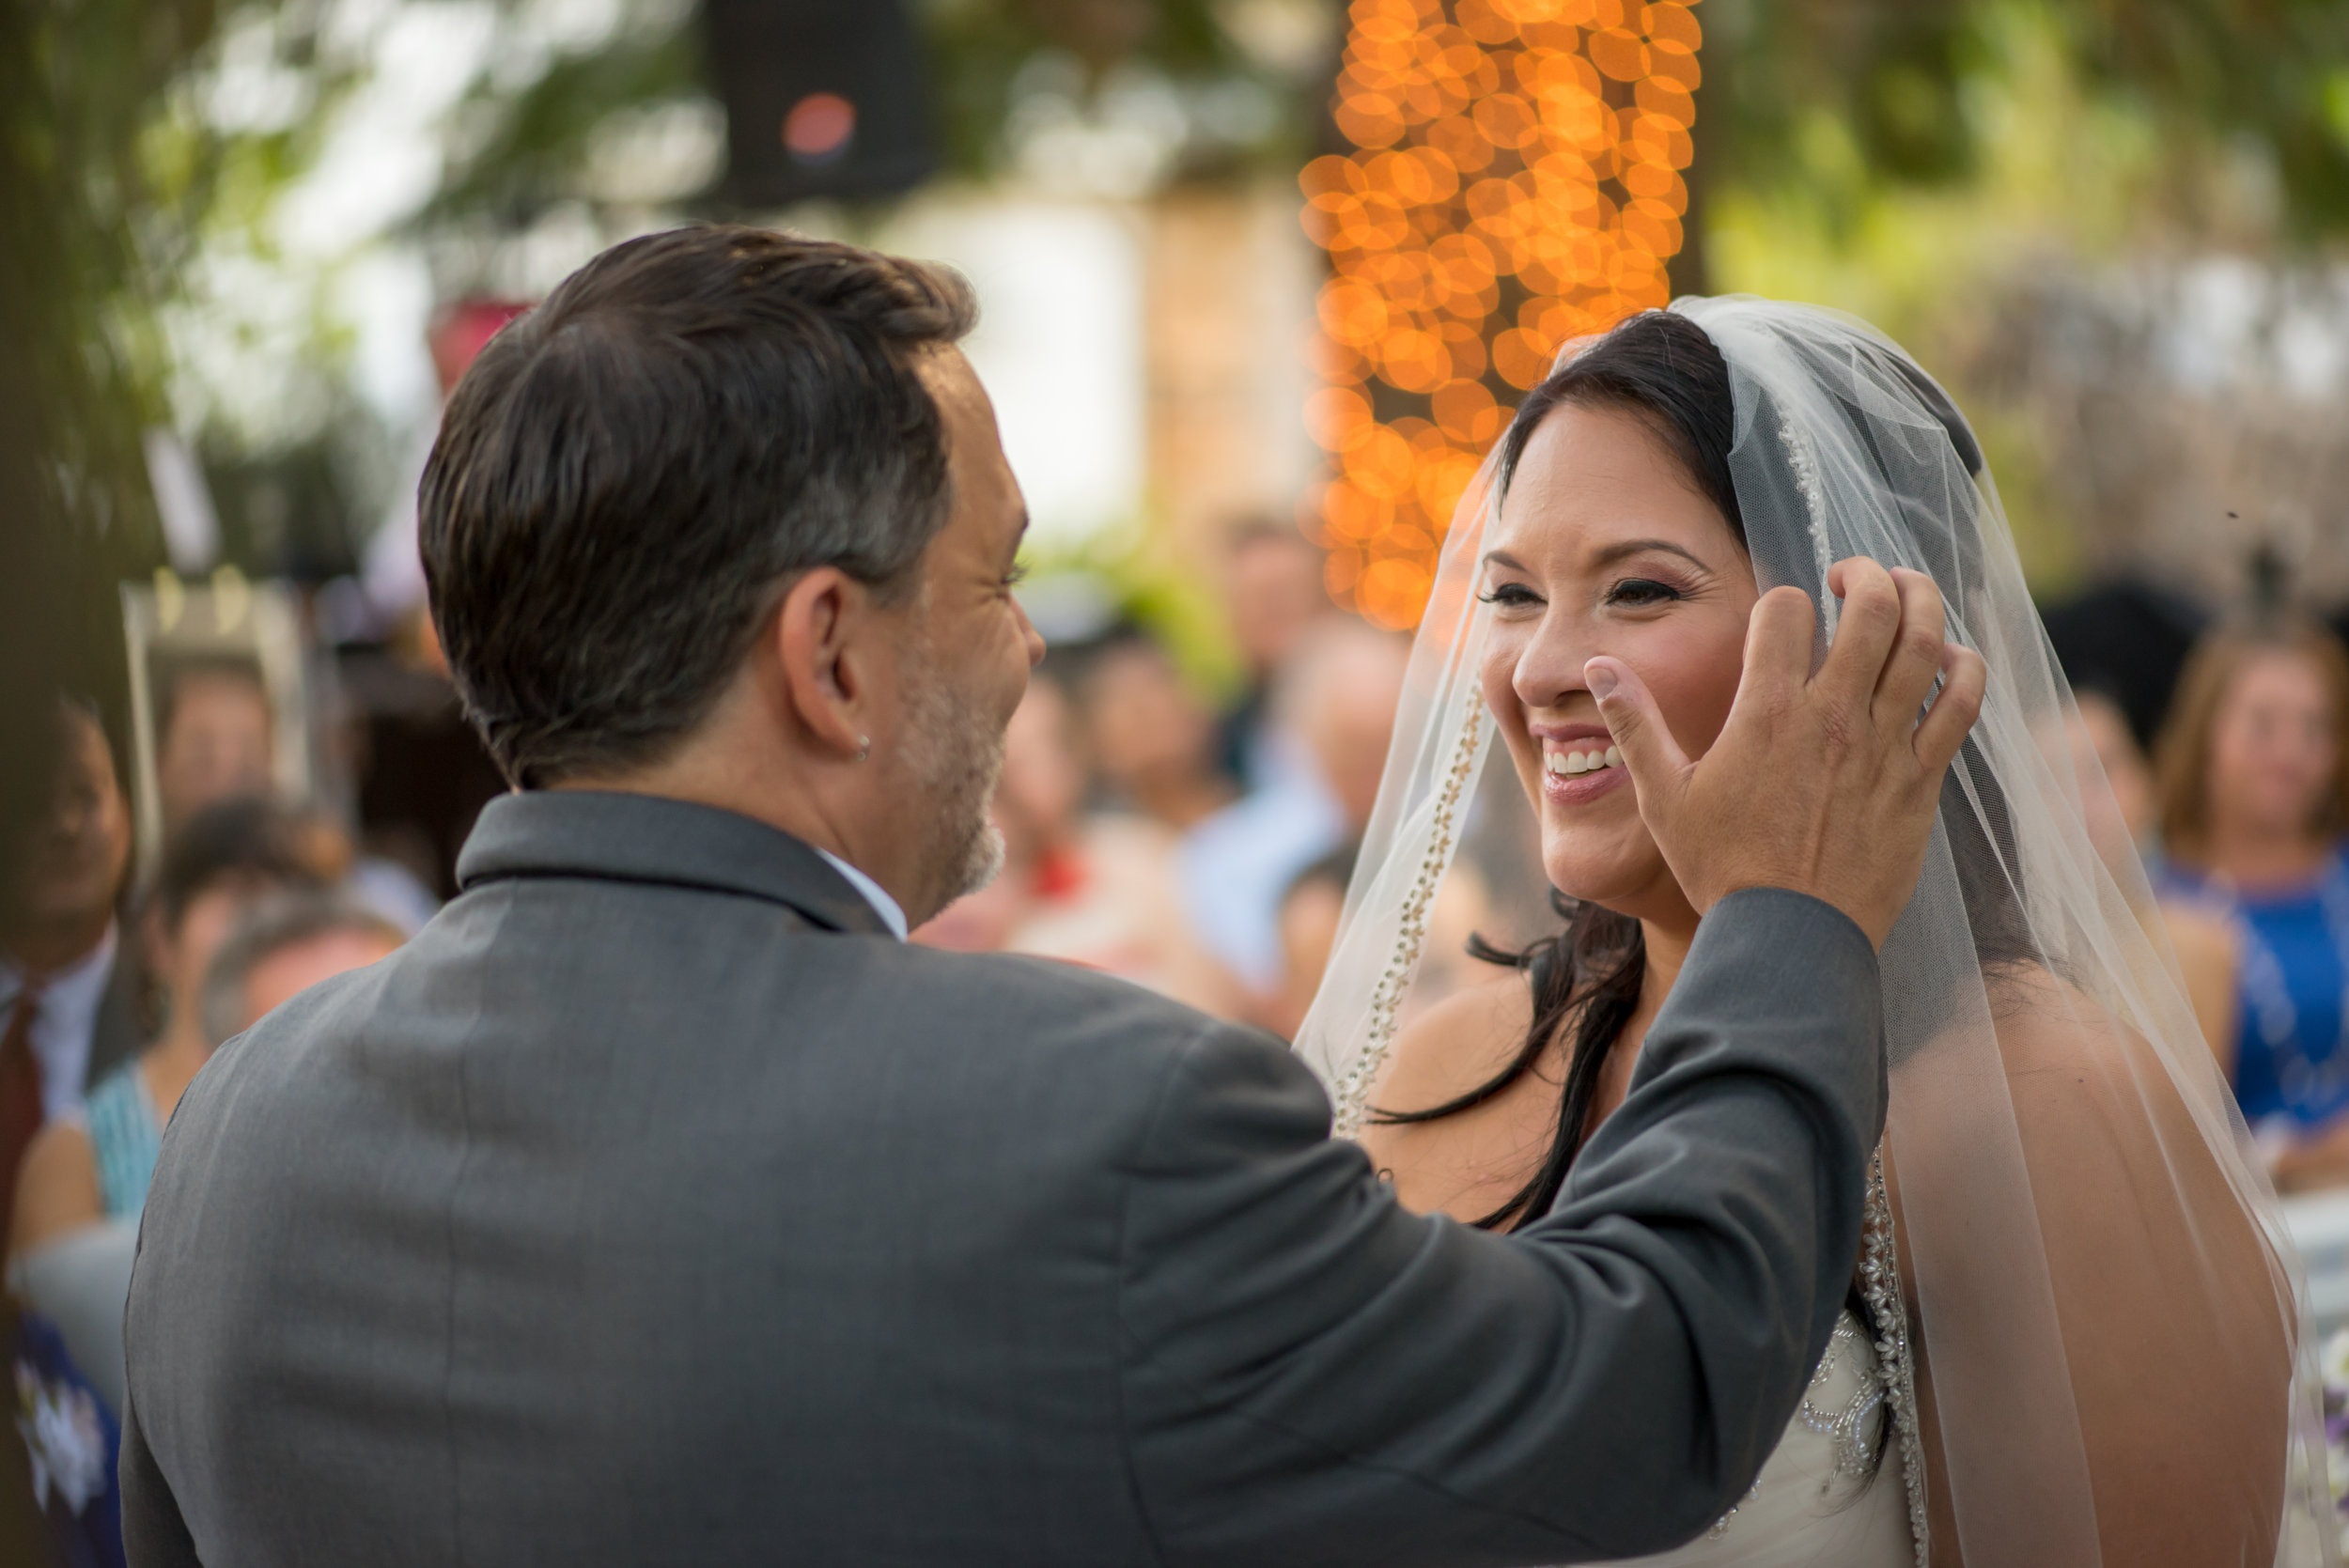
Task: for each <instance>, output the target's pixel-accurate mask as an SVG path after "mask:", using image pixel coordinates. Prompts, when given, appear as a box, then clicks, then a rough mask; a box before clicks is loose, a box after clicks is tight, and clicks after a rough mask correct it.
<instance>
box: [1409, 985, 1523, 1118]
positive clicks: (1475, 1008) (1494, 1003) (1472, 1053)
mask: <svg viewBox="0 0 2349 1568" xmlns="http://www.w3.org/2000/svg"><path fill="white" fill-rule="evenodd" d="M1532 1023H1533V996H1532V988H1531V987H1530V986H1527V985H1526V982H1525V976H1523V975H1522V974H1519V973H1517V972H1516V971H1515V970H1501V971H1498V972H1496V974H1495V975H1494V977H1493V978H1491V979H1489V980H1484V981H1480V982H1478V983H1477V984H1475V985H1472V986H1463V987H1462V988H1461V989H1459V990H1457V991H1455V992H1454V993H1453V994H1452V995H1450V996H1448V997H1446V998H1444V999H1443V1000H1442V1001H1439V1002H1437V1003H1435V1004H1434V1005H1433V1006H1431V1007H1429V1008H1428V1009H1427V1010H1426V1011H1425V1012H1423V1013H1422V1014H1420V1015H1419V1016H1418V1017H1415V1018H1412V1019H1410V1020H1409V1021H1408V1022H1407V1023H1405V1024H1404V1026H1403V1027H1402V1028H1401V1029H1400V1030H1398V1031H1396V1032H1395V1037H1394V1048H1393V1050H1392V1053H1391V1054H1390V1056H1389V1057H1388V1062H1387V1071H1386V1074H1385V1076H1384V1078H1383V1079H1381V1080H1380V1082H1379V1085H1378V1105H1379V1109H1381V1110H1425V1109H1426V1108H1427V1107H1429V1106H1433V1105H1441V1104H1442V1103H1443V1102H1444V1101H1446V1100H1448V1099H1452V1098H1454V1097H1455V1096H1457V1095H1460V1094H1466V1093H1467V1092H1468V1091H1469V1090H1470V1089H1473V1088H1475V1087H1476V1086H1477V1085H1478V1084H1480V1083H1483V1082H1485V1081H1486V1079H1490V1078H1491V1077H1492V1076H1493V1075H1494V1074H1495V1073H1497V1072H1499V1071H1500V1070H1501V1068H1502V1067H1504V1066H1506V1065H1507V1064H1508V1063H1509V1062H1510V1061H1511V1060H1512V1059H1513V1058H1515V1057H1516V1055H1517V1051H1518V1049H1519V1048H1521V1047H1522V1046H1523V1045H1524V1044H1525V1032H1526V1031H1527V1030H1528V1029H1530V1028H1532Z"/></svg>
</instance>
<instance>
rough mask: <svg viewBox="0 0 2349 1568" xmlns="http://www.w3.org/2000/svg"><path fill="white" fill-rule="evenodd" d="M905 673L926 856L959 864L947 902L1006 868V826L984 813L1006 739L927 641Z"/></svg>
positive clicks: (911, 752) (975, 889)
mask: <svg viewBox="0 0 2349 1568" xmlns="http://www.w3.org/2000/svg"><path fill="white" fill-rule="evenodd" d="M910 674H911V676H912V678H911V680H910V683H909V686H910V689H909V691H908V695H907V702H906V707H907V711H908V716H909V717H910V719H911V721H912V727H913V744H912V745H911V747H910V748H909V760H910V763H911V765H912V768H913V771H914V776H915V778H916V780H917V781H918V782H919V784H921V787H922V792H923V794H924V795H925V796H926V797H927V798H928V800H930V801H931V802H933V803H934V809H933V810H932V811H930V812H929V813H927V814H926V815H925V816H924V817H923V820H922V823H921V827H920V831H921V832H922V833H923V836H924V837H925V838H926V839H927V840H928V841H929V842H928V843H927V844H926V845H925V846H924V849H925V853H924V857H923V858H924V859H925V860H926V861H927V862H930V863H932V864H940V865H951V866H953V867H955V868H956V873H955V877H954V879H953V881H952V883H951V884H950V886H951V889H952V891H951V892H949V893H947V895H946V900H945V901H946V902H947V903H952V902H954V900H956V899H957V898H960V897H962V896H964V895H965V894H966V893H976V892H978V891H979V889H981V888H983V887H985V886H987V885H988V883H989V882H991V881H993V880H994V879H995V876H996V873H998V872H1000V871H1002V870H1003V831H1002V830H1001V829H999V828H997V827H996V826H995V824H994V823H993V822H992V821H990V820H988V806H989V805H990V804H991V803H992V802H993V801H994V799H995V785H996V782H997V781H998V780H999V779H1000V778H1001V777H1002V776H1003V732H1002V731H1001V730H1000V729H996V728H994V727H992V726H990V725H989V724H988V722H987V721H986V720H985V719H984V718H982V717H980V716H979V715H977V714H976V713H974V712H973V711H972V709H971V708H970V706H969V705H967V704H965V703H963V702H961V701H959V700H958V699H957V695H956V693H955V692H954V691H953V690H952V688H951V687H950V686H949V685H948V683H947V682H946V681H945V680H943V679H942V678H941V675H940V661H939V660H938V659H937V658H936V657H935V650H933V649H932V648H931V647H930V646H929V644H927V643H924V644H923V645H922V646H921V647H920V648H919V649H917V650H916V652H915V655H914V660H913V666H912V670H911V672H910Z"/></svg>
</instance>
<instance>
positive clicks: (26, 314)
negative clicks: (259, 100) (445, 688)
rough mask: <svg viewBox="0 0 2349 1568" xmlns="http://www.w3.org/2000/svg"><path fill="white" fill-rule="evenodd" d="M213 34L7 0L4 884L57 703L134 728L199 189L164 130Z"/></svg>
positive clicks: (0, 524)
mask: <svg viewBox="0 0 2349 1568" xmlns="http://www.w3.org/2000/svg"><path fill="white" fill-rule="evenodd" d="M212 24H213V14H212V8H211V7H210V4H209V3H207V0H173V3H171V4H168V5H159V4H155V3H152V0H0V882H5V881H6V880H7V879H8V877H9V874H10V870H11V868H10V866H9V864H8V862H9V861H10V860H11V859H12V854H11V852H12V851H13V850H14V849H15V848H16V846H18V844H19V842H20V837H21V833H20V830H21V829H22V827H23V825H24V824H25V823H27V822H28V821H30V820H32V819H33V815H34V814H35V813H37V812H38V811H39V808H40V806H41V804H42V803H43V802H44V801H45V800H46V798H47V789H48V783H49V776H50V765H51V746H52V743H53V741H54V722H53V721H52V718H51V715H52V714H53V713H54V704H55V701H56V696H57V693H58V692H59V691H77V692H80V693H83V694H85V695H87V696H90V697H93V698H95V699H97V700H98V701H99V702H100V703H101V706H105V707H106V708H108V709H109V712H108V717H109V719H110V721H111V722H114V723H116V724H117V725H118V724H119V719H120V712H119V706H118V702H117V699H118V697H119V695H120V691H119V689H120V685H121V678H122V671H121V658H122V655H121V650H120V638H119V636H118V628H119V624H120V623H119V619H118V612H117V611H116V609H115V607H114V606H115V600H114V592H115V587H114V585H115V582H116V581H117V579H118V578H120V577H124V576H133V575H138V574H140V573H142V572H144V571H146V570H148V569H149V568H150V567H152V566H153V565H154V563H155V562H156V561H157V560H159V559H160V558H161V549H160V536H159V533H158V529H157V524H156V519H155V512H154V505H153V503H152V501H151V499H150V498H149V495H148V486H147V476H146V465H145V460H144V458H143V456H142V450H141V441H140V432H141V430H142V428H143V427H144V426H145V425H146V424H147V423H148V421H149V420H150V419H151V418H153V417H154V415H155V414H156V413H157V411H159V410H160V408H161V406H162V382H163V364H162V356H161V354H160V351H159V349H158V344H157V340H156V337H155V334H154V333H153V331H152V322H153V316H152V308H151V307H152V303H153V302H154V300H155V298H156V296H157V293H158V290H159V289H160V287H162V286H163V279H164V278H165V277H166V276H167V273H168V269H169V268H170V266H171V265H172V264H173V263H174V262H175V261H176V260H177V259H178V256H179V245H178V244H177V241H178V240H179V236H180V234H181V233H182V229H181V227H180V225H179V222H178V221H177V220H178V217H179V214H180V213H182V212H184V211H185V210H187V209H188V207H189V206H190V205H191V204H192V203H194V201H195V200H196V199H197V196H198V192H197V190H196V188H195V185H194V180H193V179H191V175H192V174H193V171H192V170H191V169H189V168H187V167H185V166H174V165H173V164H172V163H169V162H168V161H166V160H150V159H149V157H148V154H149V152H150V151H151V150H152V148H151V147H150V146H149V144H148V131H149V130H150V128H151V126H152V124H153V121H154V107H153V106H154V105H155V104H156V103H157V102H158V101H159V100H160V99H161V98H162V97H163V95H164V94H165V93H166V92H167V90H168V89H169V87H170V86H171V85H172V84H173V83H174V82H175V81H176V80H178V79H179V77H180V75H181V73H182V72H183V71H184V70H185V68H186V66H187V63H188V62H189V61H190V60H191V59H192V58H193V57H194V54H195V53H196V51H197V50H198V49H199V48H200V47H201V46H202V44H203V42H204V40H205V39H206V38H208V37H209V36H210V32H211V28H212ZM118 733H119V731H118V728H117V734H118Z"/></svg>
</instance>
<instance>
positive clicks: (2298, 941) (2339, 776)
mask: <svg viewBox="0 0 2349 1568" xmlns="http://www.w3.org/2000/svg"><path fill="white" fill-rule="evenodd" d="M2345 738H2349V652H2344V651H2343V649H2342V647H2341V643H2340V642H2339V640H2338V639H2336V638H2334V637H2333V636H2332V635H2331V634H2330V633H2329V632H2326V631H2325V630H2324V629H2321V628H2319V627H2316V626H2314V625H2312V624H2309V623H2305V622H2278V623H2275V624H2270V625H2264V626H2260V627H2255V628H2236V629H2225V630H2221V631H2217V632H2215V633H2213V634H2212V635H2210V636H2209V637H2207V638H2205V639H2204V640H2203V642H2202V643H2201V645H2200V646H2199V647H2197V648H2196V649H2195V652H2194V655H2193V657H2192V659H2191V660H2188V661H2187V664H2186V673H2185V675H2184V677H2183V678H2182V679H2181V681H2180V683H2179V688H2178V695H2177V698H2176V701H2175V704H2174V706H2173V707H2172V710H2171V715H2170V723H2169V726H2168V728H2167V730H2166V732H2165V733H2164V735H2163V737H2162V743H2161V750H2160V757H2159V768H2160V786H2161V795H2162V836H2163V839H2164V843H2165V846H2166V847H2167V849H2168V852H2169V859H2168V863H2167V865H2166V866H2165V868H2164V869H2163V871H2162V873H2161V882H2162V889H2161V891H2162V893H2164V895H2165V896H2166V897H2168V898H2171V899H2175V900H2178V901H2181V902H2186V903H2190V904H2196V905H2200V906H2201V907H2202V908H2207V909H2209V910H2210V911H2212V912H2213V913H2216V914H2218V915H2220V916H2222V917H2223V918H2224V919H2225V920H2226V921H2227V923H2228V924H2229V926H2230V927H2231V928H2232V934H2233V938H2234V945H2235V952H2234V992H2235V1006H2234V1017H2233V1019H2232V1039H2217V1040H2214V1041H2213V1042H2212V1045H2213V1047H2214V1048H2216V1049H2217V1050H2218V1052H2219V1054H2220V1058H2221V1060H2222V1061H2226V1062H2228V1063H2229V1064H2230V1069H2231V1079H2232V1082H2233V1085H2234V1092H2235V1098H2236V1100H2237V1102H2238V1103H2239V1104H2240V1105H2241V1106H2242V1108H2243V1115H2244V1119H2245V1120H2246V1121H2248V1123H2249V1124H2250V1125H2251V1127H2252V1129H2253V1131H2254V1132H2255V1133H2256V1134H2257V1135H2258V1138H2259V1141H2260V1145H2261V1147H2262V1148H2263V1150H2264V1151H2265V1153H2266V1156H2267V1158H2268V1163H2269V1167H2270V1169H2271V1171H2272V1172H2273V1173H2274V1175H2275V1178H2276V1185H2277V1186H2278V1187H2279V1188H2282V1189H2285V1190H2294V1189H2305V1188H2319V1187H2337V1186H2342V1185H2349V856H2345V855H2344V852H2343V833H2344V831H2349V769H2344V767H2343V742H2344V739H2345Z"/></svg>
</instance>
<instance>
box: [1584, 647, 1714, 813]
mask: <svg viewBox="0 0 2349 1568" xmlns="http://www.w3.org/2000/svg"><path fill="white" fill-rule="evenodd" d="M1582 683H1583V685H1585V686H1587V687H1588V688H1590V692H1591V695H1592V696H1594V697H1595V698H1597V699H1598V713H1599V717H1600V718H1602V719H1604V720H1606V721H1607V733H1608V737H1609V738H1610V739H1611V740H1612V741H1613V742H1614V744H1615V749H1616V750H1618V751H1620V752H1621V753H1623V763H1624V766H1625V767H1626V768H1629V769H1631V783H1632V784H1633V786H1634V787H1635V788H1637V789H1639V791H1640V793H1641V798H1642V799H1645V800H1654V799H1655V798H1656V797H1655V794H1654V792H1655V791H1657V790H1658V789H1662V788H1666V787H1668V786H1672V785H1674V784H1678V782H1679V779H1680V775H1681V773H1682V772H1683V771H1684V770H1685V769H1686V768H1688V758H1687V757H1686V756H1684V755H1683V754H1682V753H1681V750H1680V747H1679V746H1678V745H1677V744H1676V743H1674V741H1673V740H1672V731H1670V730H1668V729H1666V728H1665V727H1664V719H1663V715H1661V714H1659V713H1657V711H1656V698H1655V697H1654V695H1652V694H1651V693H1650V692H1649V691H1648V689H1647V683H1646V682H1645V681H1643V680H1641V678H1640V677H1639V675H1636V674H1634V673H1633V671H1632V668H1631V666H1630V665H1628V664H1626V663H1624V662H1622V661H1621V660H1614V659H1606V658H1599V659H1594V660H1591V661H1590V662H1588V663H1587V664H1584V665H1583V666H1582Z"/></svg>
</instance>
